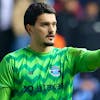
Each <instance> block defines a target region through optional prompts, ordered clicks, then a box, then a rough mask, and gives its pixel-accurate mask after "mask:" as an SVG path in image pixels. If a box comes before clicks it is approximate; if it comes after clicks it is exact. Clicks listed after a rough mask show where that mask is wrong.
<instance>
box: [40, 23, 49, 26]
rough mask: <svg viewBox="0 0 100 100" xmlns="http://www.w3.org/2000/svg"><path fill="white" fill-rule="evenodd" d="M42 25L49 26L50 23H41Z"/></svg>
mask: <svg viewBox="0 0 100 100" xmlns="http://www.w3.org/2000/svg"><path fill="white" fill-rule="evenodd" d="M41 26H43V27H44V26H49V23H41Z"/></svg>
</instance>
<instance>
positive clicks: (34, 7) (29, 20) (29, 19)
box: [24, 3, 56, 30]
mask: <svg viewBox="0 0 100 100" xmlns="http://www.w3.org/2000/svg"><path fill="white" fill-rule="evenodd" d="M43 13H53V14H56V11H55V10H54V9H53V7H51V6H50V5H48V4H46V3H32V4H31V5H30V6H29V7H28V8H27V10H26V12H25V14H24V27H25V29H26V25H27V24H30V25H35V22H36V20H37V17H38V16H39V15H41V14H43ZM26 30H27V29H26Z"/></svg>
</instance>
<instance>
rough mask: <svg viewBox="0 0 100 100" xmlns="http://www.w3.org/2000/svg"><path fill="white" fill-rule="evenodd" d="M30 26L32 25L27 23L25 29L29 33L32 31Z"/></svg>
mask: <svg viewBox="0 0 100 100" xmlns="http://www.w3.org/2000/svg"><path fill="white" fill-rule="evenodd" d="M31 27H32V26H31V25H29V24H27V25H26V30H27V32H28V33H29V34H31V33H32V28H31Z"/></svg>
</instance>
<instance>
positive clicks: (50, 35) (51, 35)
mask: <svg viewBox="0 0 100 100" xmlns="http://www.w3.org/2000/svg"><path fill="white" fill-rule="evenodd" d="M47 37H55V35H53V34H49V35H47Z"/></svg>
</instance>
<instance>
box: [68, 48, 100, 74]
mask: <svg viewBox="0 0 100 100" xmlns="http://www.w3.org/2000/svg"><path fill="white" fill-rule="evenodd" d="M69 52H70V53H71V55H72V56H71V57H72V59H73V60H72V61H73V62H74V65H73V73H74V74H76V73H78V72H88V71H94V70H96V69H98V68H100V50H94V51H90V50H86V49H79V48H70V50H69Z"/></svg>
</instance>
